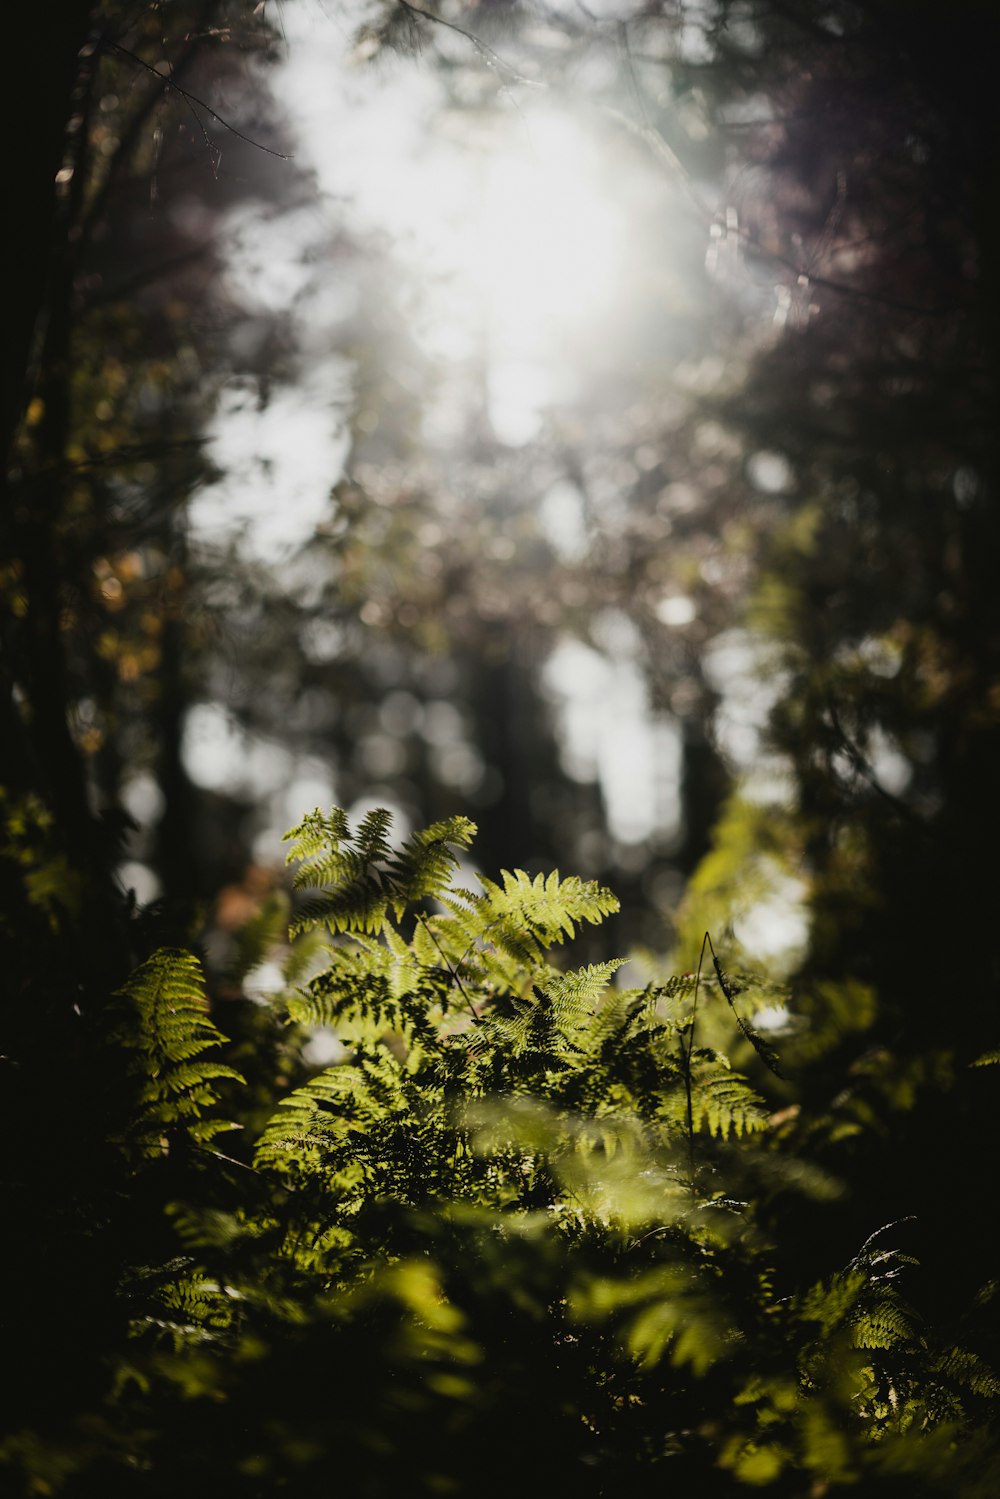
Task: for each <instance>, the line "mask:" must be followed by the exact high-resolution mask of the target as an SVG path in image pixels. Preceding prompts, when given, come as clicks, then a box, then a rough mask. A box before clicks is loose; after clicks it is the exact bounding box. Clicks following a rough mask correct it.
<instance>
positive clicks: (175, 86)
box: [106, 0, 404, 161]
mask: <svg viewBox="0 0 1000 1499" xmlns="http://www.w3.org/2000/svg"><path fill="white" fill-rule="evenodd" d="M400 3H401V4H402V3H404V0H400ZM106 45H107V46H108V47H110V48H111V49H112V50H113V51H114V52H120V53H121V55H122V57H127V58H129V59H130V60H131V61H132V62H134V63H136V64H137V65H138V66H139V67H140V68H145V70H146V72H147V73H152V75H153V77H154V78H159V80H160V82H161V83H162V84H163V86H164V87H165V88H168V89H172V90H173V92H174V93H175V94H180V96H181V98H182V99H184V100H185V101H186V102H187V104H188V106H189V107H191V106H193V105H195V104H197V105H198V107H199V109H204V110H205V111H206V112H207V113H208V114H210V115H211V116H212V119H213V120H215V121H216V123H217V124H219V125H221V126H222V128H223V129H224V130H228V131H229V133H230V135H235V136H236V138H237V139H238V140H241V141H245V142H246V144H247V145H248V146H253V147H254V149H255V150H256V151H263V152H264V153H265V154H266V155H267V156H276V157H277V158H278V160H279V161H291V160H292V157H291V156H288V155H286V153H285V152H284V151H275V150H273V149H272V148H271V147H270V146H264V145H261V143H260V141H255V140H254V139H253V137H252V136H249V135H244V134H243V131H242V130H237V128H236V126H235V125H231V124H230V122H229V121H228V120H225V119H223V117H222V115H220V114H219V113H218V112H217V111H216V110H214V109H213V108H212V106H211V104H206V103H205V100H204V99H199V97H198V95H197V94H192V93H191V91H190V89H186V88H182V87H181V85H180V84H179V83H175V82H174V81H173V79H172V78H170V77H169V76H168V75H167V74H166V73H161V72H160V71H159V70H158V69H157V68H154V67H153V65H152V63H148V62H146V60H145V58H142V57H138V56H137V55H136V53H134V52H130V51H129V49H128V48H127V47H123V46H122V45H121V43H120V42H107V43H106Z"/></svg>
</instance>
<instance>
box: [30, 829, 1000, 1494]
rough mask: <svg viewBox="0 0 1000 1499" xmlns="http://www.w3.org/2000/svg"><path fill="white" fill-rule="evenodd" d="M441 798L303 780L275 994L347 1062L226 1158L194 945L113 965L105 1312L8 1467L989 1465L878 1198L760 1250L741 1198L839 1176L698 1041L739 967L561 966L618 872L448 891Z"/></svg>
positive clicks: (664, 1469) (696, 1487)
mask: <svg viewBox="0 0 1000 1499" xmlns="http://www.w3.org/2000/svg"><path fill="white" fill-rule="evenodd" d="M473 832H474V829H473V827H472V825H471V824H470V823H468V822H467V821H466V820H465V819H463V818H455V819H452V820H451V821H449V822H447V823H440V824H437V825H435V826H433V827H431V828H429V829H426V830H424V831H422V832H419V833H417V834H415V835H414V836H412V837H410V838H409V839H407V840H406V841H405V842H404V843H403V844H402V846H401V847H399V846H394V844H393V842H392V836H391V826H390V821H389V818H388V815H387V814H385V813H383V812H377V813H370V814H368V816H367V817H366V818H365V819H364V820H363V821H362V822H361V823H360V825H359V826H357V827H356V828H354V829H352V828H351V826H350V824H349V823H348V821H347V818H346V817H345V815H344V814H343V813H342V812H341V811H340V810H339V809H334V810H333V811H332V812H331V813H329V814H324V813H320V812H315V813H313V814H310V816H308V817H307V818H305V819H303V821H302V822H301V823H300V824H299V825H298V826H297V827H296V828H295V829H294V830H293V832H292V833H291V834H290V835H289V836H290V838H291V839H292V857H293V859H297V860H299V861H300V867H299V871H298V873H299V875H300V876H301V879H300V888H303V889H307V890H309V891H310V892H312V893H309V894H306V895H305V896H304V897H303V898H302V904H301V907H300V908H299V910H298V912H296V913H295V915H294V920H293V925H294V926H295V927H297V928H299V929H301V928H303V927H305V926H309V925H312V926H316V925H317V924H320V925H322V926H324V927H325V928H326V930H327V932H328V933H329V937H330V940H329V942H328V943H327V945H326V947H325V951H324V955H323V966H322V967H321V968H320V970H319V972H317V973H315V975H314V976H313V977H312V978H311V979H307V980H306V981H304V982H302V981H297V982H296V983H295V984H294V986H293V987H290V988H289V990H288V992H287V994H286V995H285V997H284V998H283V999H281V1000H279V1001H277V1003H278V1005H279V1009H280V1010H282V1011H283V1012H284V1014H285V1016H286V1017H287V1019H288V1021H289V1022H294V1023H295V1025H296V1026H297V1027H300V1028H304V1029H298V1030H297V1034H299V1035H302V1036H304V1035H305V1034H307V1033H308V1032H309V1031H310V1030H311V1029H313V1028H315V1027H325V1028H328V1029H329V1030H332V1032H333V1033H334V1034H335V1035H336V1037H337V1038H338V1040H339V1041H340V1042H341V1044H342V1047H343V1059H342V1060H341V1061H339V1062H337V1063H335V1064H334V1065H332V1066H328V1067H326V1068H324V1069H323V1070H321V1071H319V1072H318V1073H316V1074H315V1075H314V1076H312V1077H311V1078H309V1079H308V1080H307V1081H305V1082H303V1083H302V1084H301V1085H300V1086H297V1087H293V1088H292V1089H291V1091H289V1092H287V1093H286V1094H285V1096H284V1097H283V1098H282V1099H281V1100H280V1102H279V1103H278V1106H277V1108H276V1109H275V1110H274V1112H273V1113H272V1115H271V1117H270V1119H269V1120H267V1122H266V1123H265V1124H264V1125H263V1127H262V1128H261V1129H260V1130H259V1132H257V1135H256V1139H255V1141H254V1148H253V1158H252V1161H251V1160H249V1159H248V1158H246V1156H245V1155H244V1159H243V1160H242V1161H241V1160H239V1159H237V1158H236V1157H229V1156H224V1155H220V1153H219V1152H218V1150H217V1147H216V1145H215V1139H216V1136H217V1134H218V1131H219V1130H220V1129H224V1128H226V1127H227V1126H226V1125H225V1124H223V1123H222V1122H221V1121H220V1120H219V1119H218V1118H217V1117H216V1114H215V1110H216V1105H217V1104H219V1103H221V1104H222V1105H223V1107H224V1108H225V1109H226V1111H227V1112H228V1113H230V1114H233V1115H236V1116H238V1115H239V1113H240V1097H241V1093H242V1091H243V1090H241V1089H240V1088H238V1087H234V1084H236V1083H238V1082H239V1081H240V1079H239V1074H238V1073H237V1072H236V1071H235V1069H233V1068H232V1067H231V1066H229V1065H228V1064H225V1063H222V1062H219V1061H218V1060H217V1059H216V1058H217V1057H218V1055H219V1054H220V1053H219V1048H220V1046H222V1045H223V1044H224V1043H223V1038H222V1036H221V1035H220V1033H219V1031H218V1030H217V1029H216V1027H215V1026H214V1024H213V1023H212V1021H211V1019H210V1018H209V1016H208V1014H207V1013H206V1009H205V1001H204V989H203V984H202V980H201V976H200V971H199V966H198V964H197V962H196V961H195V959H194V958H193V957H192V956H191V955H190V954H188V953H185V952H183V951H180V950H167V949H163V950H160V951H158V952H156V953H155V954H154V955H153V956H152V957H151V958H150V959H148V960H147V961H146V962H145V963H143V964H142V965H141V966H140V967H139V968H138V969H137V970H136V972H135V973H134V974H133V975H132V977H131V978H130V979H129V981H128V983H127V984H126V985H125V987H124V989H123V990H122V992H121V994H120V995H119V997H118V1000H117V1003H116V1006H115V1007H114V1010H113V1012H112V1013H111V1015H109V1018H108V1021H107V1026H106V1032H105V1035H106V1041H105V1044H106V1046H107V1047H108V1048H110V1049H111V1050H112V1051H113V1052H114V1053H115V1054H116V1055H118V1056H119V1057H123V1058H126V1059H127V1063H126V1068H125V1071H126V1075H127V1078H128V1085H127V1088H126V1094H125V1096H123V1098H122V1102H121V1107H120V1124H119V1131H120V1133H119V1135H118V1138H119V1140H120V1145H121V1146H122V1147H123V1151H122V1153H121V1154H120V1155H119V1156H118V1159H119V1160H120V1161H121V1163H122V1165H121V1167H120V1171H121V1173H122V1174H121V1175H120V1178H119V1187H118V1192H119V1194H124V1195H125V1196H126V1197H127V1198H129V1199H131V1200H132V1201H133V1203H138V1204H141V1212H140V1218H139V1221H138V1223H137V1224H134V1225H133V1229H132V1232H131V1235H130V1239H129V1250H128V1253H129V1255H130V1256H131V1257H130V1258H128V1259H127V1260H126V1261H125V1262H119V1265H118V1285H117V1293H116V1299H117V1302H118V1304H119V1306H120V1308H121V1312H122V1316H121V1318H120V1320H119V1323H118V1325H119V1327H120V1328H121V1332H120V1334H119V1340H118V1341H114V1340H109V1339H107V1338H105V1341H104V1344H103V1345H102V1346H103V1358H102V1364H101V1375H100V1378H99V1380H98V1381H97V1382H95V1384H93V1385H92V1386H91V1387H89V1388H87V1389H85V1390H80V1391H78V1392H77V1399H76V1402H75V1404H74V1406H73V1407H72V1408H71V1410H69V1411H63V1412H60V1413H59V1415H58V1417H55V1418H53V1417H51V1416H50V1418H49V1419H48V1420H47V1422H46V1423H45V1425H44V1429H40V1428H39V1427H37V1426H33V1425H31V1424H30V1423H29V1424H27V1425H24V1426H22V1427H21V1428H20V1429H18V1430H15V1431H14V1432H13V1434H12V1435H10V1436H9V1437H8V1439H7V1440H6V1443H5V1445H4V1449H3V1450H4V1455H5V1457H6V1459H7V1461H8V1463H9V1464H11V1465H12V1466H13V1469H14V1471H15V1472H17V1473H19V1474H20V1476H21V1477H22V1478H23V1479H25V1480H26V1481H27V1483H28V1485H29V1488H31V1489H32V1490H33V1491H34V1492H38V1493H58V1494H66V1495H75V1494H77V1493H83V1492H87V1491H92V1490H93V1487H94V1485H95V1484H97V1485H98V1486H100V1487H101V1488H102V1491H103V1492H108V1493H114V1494H122V1495H135V1496H137V1499H139V1496H146V1495H158V1494H161V1493H163V1494H165V1493H167V1492H172V1491H174V1490H175V1489H176V1487H177V1485H178V1484H179V1483H181V1482H187V1483H188V1484H192V1483H193V1484H194V1486H195V1489H196V1491H197V1492H209V1491H210V1490H211V1489H213V1488H215V1487H217V1486H219V1485H223V1484H224V1485H225V1486H226V1490H227V1492H233V1493H236V1494H238V1495H244V1494H245V1495H248V1496H249V1495H267V1494H271V1493H278V1492H290V1493H293V1494H302V1495H311V1494H314V1493H316V1492H317V1491H320V1490H322V1489H323V1488H325V1486H326V1485H327V1484H328V1483H331V1482H334V1481H336V1477H337V1475H338V1474H340V1473H342V1472H343V1471H345V1470H347V1471H350V1472H352V1473H354V1474H357V1475H358V1481H357V1484H356V1487H357V1488H358V1491H359V1492H360V1493H362V1494H369V1495H377V1494H383V1493H386V1492H388V1491H389V1490H390V1489H394V1488H395V1487H397V1486H399V1485H401V1484H402V1485H405V1487H406V1489H407V1491H408V1492H413V1493H426V1494H434V1493H442V1492H444V1493H448V1492H455V1493H459V1492H464V1491H466V1490H467V1489H468V1487H469V1485H470V1484H471V1483H475V1485H476V1487H477V1488H479V1489H481V1490H482V1491H483V1492H484V1493H486V1494H498V1495H499V1494H500V1493H503V1492H506V1491H508V1490H509V1487H510V1485H511V1484H512V1483H514V1482H517V1483H519V1484H520V1486H521V1488H522V1489H523V1490H525V1491H527V1492H529V1493H536V1492H537V1493H541V1492H545V1491H547V1490H548V1489H549V1487H550V1486H551V1485H552V1483H554V1482H562V1483H563V1484H566V1483H569V1482H570V1481H571V1483H572V1487H573V1488H574V1490H576V1491H579V1492H581V1493H583V1494H593V1495H601V1494H609V1493H622V1492H628V1493H630V1494H637V1495H641V1494H646V1493H649V1494H652V1493H654V1492H660V1491H661V1490H662V1486H663V1484H664V1483H667V1484H673V1485H674V1486H676V1487H679V1488H680V1489H681V1491H685V1492H694V1491H697V1492H699V1493H702V1492H704V1493H709V1494H714V1493H718V1494H723V1493H731V1492H733V1491H734V1486H735V1487H742V1486H743V1485H746V1486H749V1487H753V1488H766V1489H769V1490H770V1491H771V1492H773V1493H775V1494H789V1495H792V1494H801V1493H806V1492H809V1491H815V1489H816V1487H817V1486H821V1487H822V1490H823V1492H827V1493H832V1492H837V1491H839V1490H840V1489H841V1488H844V1489H845V1490H846V1489H847V1488H853V1489H855V1491H857V1488H858V1485H861V1486H862V1489H863V1491H864V1492H869V1491H872V1492H876V1491H878V1492H881V1491H883V1489H884V1491H885V1492H886V1493H887V1494H888V1493H895V1492H907V1493H908V1494H954V1495H967V1496H970V1499H971V1496H978V1495H983V1496H985V1494H986V1493H987V1491H988V1475H989V1464H990V1461H991V1459H995V1457H996V1445H995V1437H994V1436H992V1435H991V1424H990V1420H989V1410H990V1406H991V1404H992V1403H994V1402H995V1399H996V1396H997V1394H998V1392H1000V1383H998V1381H997V1378H996V1376H995V1374H994V1372H993V1371H992V1369H991V1368H990V1367H989V1365H988V1362H987V1361H986V1360H985V1359H984V1358H983V1357H982V1356H981V1355H980V1354H979V1353H978V1352H977V1351H976V1350H975V1348H973V1347H970V1346H968V1344H967V1343H966V1342H965V1341H964V1340H963V1337H962V1335H961V1334H960V1333H959V1332H958V1331H957V1330H955V1329H950V1328H937V1327H932V1326H930V1325H928V1324H927V1323H926V1322H925V1320H924V1319H923V1318H922V1317H921V1314H920V1312H919V1310H918V1309H917V1307H916V1306H915V1305H914V1304H913V1303H912V1301H911V1298H910V1294H909V1282H910V1280H911V1277H912V1275H913V1273H914V1260H913V1257H912V1256H911V1255H910V1254H909V1253H907V1252H904V1250H903V1249H902V1248H901V1247H899V1245H898V1239H899V1237H900V1236H901V1235H902V1234H903V1233H904V1232H905V1225H903V1224H900V1223H892V1224H886V1225H885V1226H884V1227H882V1228H877V1229H876V1231H875V1232H874V1233H871V1234H870V1235H869V1236H868V1238H867V1239H866V1241H865V1242H864V1243H863V1244H862V1245H861V1247H860V1248H859V1249H857V1250H856V1251H855V1252H854V1253H853V1254H852V1256H851V1258H850V1260H849V1262H847V1263H845V1264H843V1265H842V1266H840V1267H838V1266H837V1265H836V1264H833V1265H832V1266H828V1268H827V1269H826V1271H825V1273H824V1274H823V1276H822V1277H821V1278H819V1279H815V1280H810V1279H808V1278H805V1279H803V1278H802V1277H798V1278H796V1277H795V1276H794V1275H793V1274H789V1273H788V1272H787V1270H783V1269H781V1268H780V1256H778V1255H777V1254H776V1248H777V1246H776V1244H775V1243H774V1240H773V1237H772V1236H773V1230H774V1222H775V1220H774V1218H773V1214H772V1211H771V1207H770V1203H771V1202H772V1201H773V1200H774V1199H775V1197H781V1196H784V1197H785V1198H789V1197H790V1198H791V1199H793V1200H794V1201H795V1202H796V1203H797V1205H798V1207H797V1211H799V1212H806V1213H808V1212H810V1211H811V1210H812V1205H813V1203H814V1202H816V1201H820V1200H822V1199H823V1198H824V1197H830V1196H833V1197H837V1196H838V1194H840V1193H841V1192H842V1190H843V1189H842V1187H841V1186H840V1185H838V1184H837V1183H835V1182H832V1181H831V1180H830V1179H829V1178H825V1177H823V1176H822V1175H821V1174H817V1173H816V1172H812V1173H811V1174H810V1172H809V1171H808V1170H806V1169H803V1163H802V1162H801V1161H799V1160H798V1159H797V1158H796V1155H795V1153H794V1151H792V1152H789V1150H788V1149H787V1148H786V1146H785V1144H784V1143H783V1137H782V1134H781V1131H780V1130H779V1129H776V1128H775V1127H774V1124H773V1122H772V1119H771V1110H770V1107H769V1105H768V1103H767V1102H766V1101H765V1099H764V1098H763V1097H762V1096H761V1094H760V1093H758V1092H757V1091H756V1089H755V1088H754V1087H753V1086H752V1085H751V1084H750V1083H749V1082H748V1081H747V1080H746V1079H745V1078H743V1077H741V1076H740V1075H739V1074H738V1073H736V1072H734V1071H733V1070H732V1069H731V1068H730V1066H729V1063H728V1061H727V1059H726V1058H725V1056H723V1055H722V1054H721V1053H720V1052H718V1051H716V1050H714V1049H712V1048H709V1047H707V1046H705V1045H704V1044H702V1042H701V1039H700V1036H699V1034H698V1029H697V1028H698V1027H699V1025H700V1020H699V1015H700V1014H704V1013H706V1012H708V1011H710V1010H719V1011H720V1013H726V1014H729V1015H730V1016H732V1013H733V1008H734V1005H735V1004H736V1003H737V1002H739V995H738V993H737V983H736V981H734V980H733V979H732V978H731V977H730V976H729V975H728V974H727V973H726V971H725V970H724V969H723V968H722V965H721V963H720V962H719V961H718V959H717V958H715V955H714V952H713V959H714V975H709V974H703V973H702V972H701V970H700V969H699V971H698V972H696V973H694V974H687V975H678V976H675V977H673V978H670V979H667V980H665V981H664V982H663V983H660V984H650V985H647V987H645V988H643V989H629V988H627V987H620V986H619V985H618V983H617V981H616V973H617V970H618V969H619V967H620V966H621V965H620V964H619V963H618V962H617V961H615V962H606V963H601V964H591V965H588V966H586V967H583V968H578V969H572V968H570V969H561V968H559V967H558V966H556V964H555V962H554V956H555V949H557V948H558V947H559V946H560V945H561V944H563V943H564V942H566V941H572V940H573V939H574V937H575V936H576V935H577V934H578V932H579V929H580V927H581V924H583V923H596V922H601V921H603V920H604V919H605V917H607V916H608V915H610V914H611V913H612V912H613V911H614V910H615V907H616V902H615V899H614V897H613V896H612V895H611V894H610V892H609V891H607V890H605V889H603V888H601V887H600V886H598V885H596V884H593V883H589V882H584V881H581V880H578V879H574V878H569V879H563V878H561V877H560V876H559V875H557V874H551V875H549V876H547V877H545V878H542V877H541V876H538V877H536V878H534V879H530V878H529V877H528V876H527V875H526V874H524V873H523V872H522V871H513V872H506V873H504V874H503V875H502V877H501V879H500V880H499V881H496V882H494V881H490V880H487V879H482V878H480V879H479V880H478V883H479V885H480V887H481V893H479V892H476V891H474V890H470V889H463V888H457V887H456V886H455V885H454V884H453V877H454V873H455V870H456V868H457V867H458V861H459V856H460V853H461V852H462V851H464V850H465V849H467V847H468V845H469V843H470V840H471V838H472V835H473ZM317 890H319V891H321V894H319V895H317V894H316V893H315V892H316V891H317ZM300 940H302V939H300ZM304 940H305V941H307V942H308V941H309V940H310V939H309V937H308V936H307V937H306V938H305V939H304ZM709 941H710V939H706V946H707V945H708V942H709ZM742 992H743V993H744V994H746V993H748V992H749V989H748V988H747V987H744V989H743V991H742ZM699 1000H701V1005H700V1009H699ZM720 1006H721V1009H720ZM744 1027H745V1028H746V1029H747V1030H749V1022H748V1021H746V1020H745V1019H742V1020H741V1019H739V1018H738V1020H737V1024H736V1034H737V1035H738V1034H739V1033H740V1031H741V1029H743V1028H744ZM768 1060H770V1059H768ZM761 1079H762V1086H769V1085H768V1083H767V1080H768V1079H772V1081H773V1076H772V1074H771V1073H770V1072H769V1071H768V1070H767V1069H766V1068H765V1069H764V1070H763V1071H762V1073H761ZM164 1173H165V1174H164ZM154 1251H155V1253H154ZM990 1294H991V1293H990V1290H989V1288H987V1289H985V1290H984V1292H983V1296H984V1297H985V1298H987V1299H988V1298H989V1296H990ZM487 1452H488V1453H489V1454H490V1457H489V1461H488V1463H484V1453H487Z"/></svg>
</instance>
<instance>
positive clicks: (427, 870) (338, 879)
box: [286, 807, 475, 936]
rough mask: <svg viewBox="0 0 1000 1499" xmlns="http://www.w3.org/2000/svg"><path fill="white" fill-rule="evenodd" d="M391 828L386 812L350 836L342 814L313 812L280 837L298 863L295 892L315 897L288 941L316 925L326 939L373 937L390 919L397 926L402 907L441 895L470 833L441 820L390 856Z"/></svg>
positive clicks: (464, 821) (465, 824) (303, 906)
mask: <svg viewBox="0 0 1000 1499" xmlns="http://www.w3.org/2000/svg"><path fill="white" fill-rule="evenodd" d="M391 821H392V818H391V814H390V813H389V812H387V811H385V809H384V808H376V809H375V810H374V811H372V812H369V813H367V815H366V816H365V817H364V818H363V820H362V822H361V823H360V825H359V826H358V828H357V829H356V831H355V832H353V833H352V832H351V830H350V827H349V825H348V822H347V817H346V814H345V813H344V812H343V811H342V809H341V808H339V807H334V808H333V809H332V810H331V812H330V813H329V814H326V813H323V812H320V811H319V810H318V809H317V810H316V811H315V812H311V813H310V814H309V816H308V817H306V818H304V819H303V821H302V822H301V823H299V824H298V825H297V826H296V827H294V828H292V830H291V832H289V833H288V834H286V837H287V838H288V839H290V840H291V842H292V848H291V851H290V853H289V856H288V860H289V863H293V862H295V861H301V863H300V867H299V869H298V870H297V871H296V874H295V877H294V880H293V884H294V886H295V888H296V889H299V890H302V889H310V890H313V891H315V892H316V893H314V894H312V895H309V896H307V897H306V898H305V899H304V900H302V901H301V903H300V904H299V907H298V910H297V912H296V915H295V919H294V921H293V922H292V927H291V932H292V935H293V936H295V935H298V934H299V933H300V932H304V931H308V930H309V929H310V928H312V927H315V926H317V925H320V924H323V925H325V926H327V927H329V928H330V930H331V931H333V932H354V933H370V934H376V933H378V932H381V931H382V930H383V929H384V927H385V925H386V922H387V920H388V917H389V912H390V911H392V912H394V913H395V914H396V917H397V919H398V918H399V916H400V915H401V914H402V912H403V911H404V909H405V908H406V906H407V905H409V904H411V903H413V902H415V901H418V900H423V899H426V898H429V897H431V896H436V895H440V894H441V893H443V891H444V890H445V889H446V887H447V884H448V880H449V878H450V876H451V873H452V871H453V870H454V869H455V868H456V867H457V864H458V856H457V854H456V852H455V850H456V849H461V848H467V847H468V846H469V844H470V842H471V841H472V837H473V835H474V833H475V825H474V824H473V823H471V822H469V820H468V818H465V817H451V818H448V819H446V820H445V821H443V822H438V823H435V824H434V825H433V826H432V827H430V828H425V829H424V830H423V831H422V832H420V833H416V834H414V835H413V836H412V837H411V838H409V839H408V840H407V841H406V843H405V844H404V846H403V848H402V850H401V851H400V852H399V853H398V854H396V853H393V850H392V847H391V845H390V842H389V830H390V826H391Z"/></svg>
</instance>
